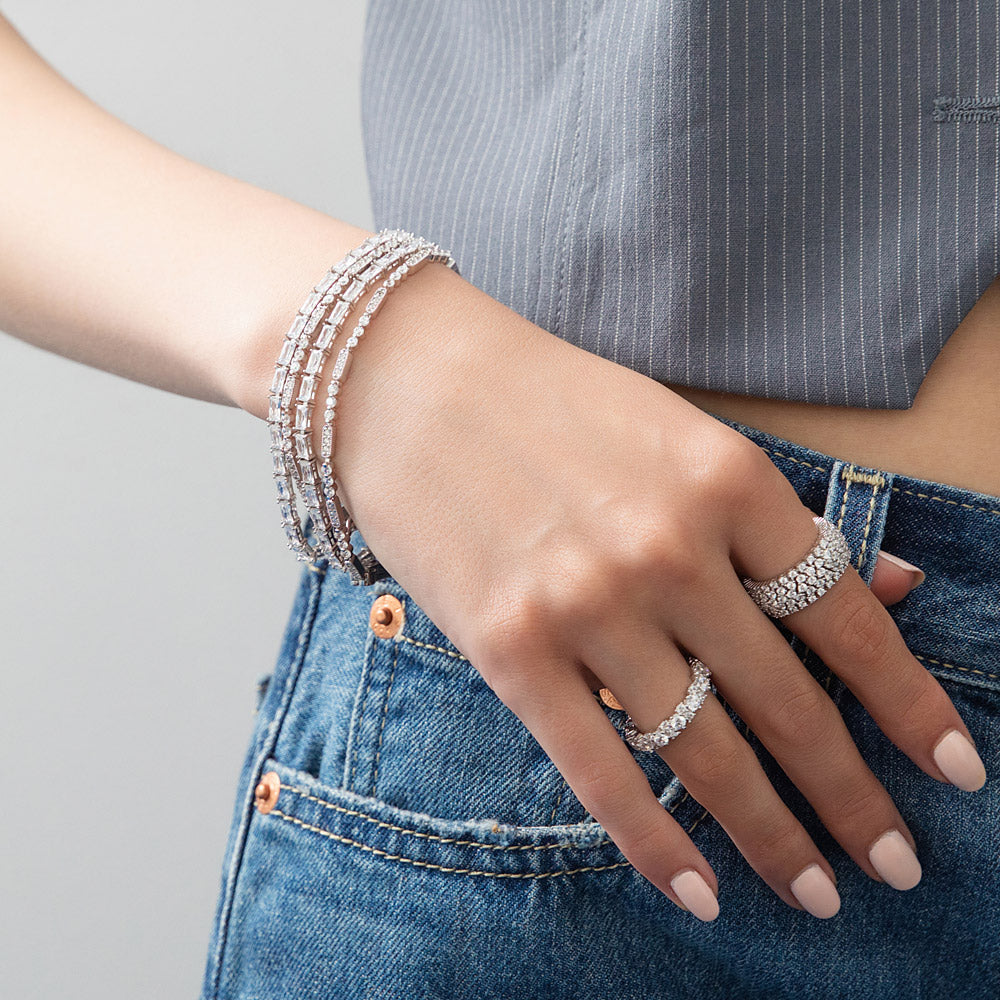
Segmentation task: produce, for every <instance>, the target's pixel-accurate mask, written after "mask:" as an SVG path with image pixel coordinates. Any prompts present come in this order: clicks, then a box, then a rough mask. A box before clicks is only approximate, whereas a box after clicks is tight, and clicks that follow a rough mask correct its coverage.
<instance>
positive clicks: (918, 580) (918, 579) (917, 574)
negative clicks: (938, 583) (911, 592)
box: [878, 549, 927, 589]
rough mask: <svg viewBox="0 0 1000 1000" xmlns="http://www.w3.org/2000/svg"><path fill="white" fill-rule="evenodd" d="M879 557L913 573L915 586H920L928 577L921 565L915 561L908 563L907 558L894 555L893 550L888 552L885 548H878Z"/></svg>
mask: <svg viewBox="0 0 1000 1000" xmlns="http://www.w3.org/2000/svg"><path fill="white" fill-rule="evenodd" d="M878 557H879V558H880V559H888V560H889V562H891V563H893V564H894V565H896V566H898V567H899V568H900V569H905V570H906V571H907V572H908V573H911V574H912V575H913V586H914V587H919V586H920V584H922V583H923V582H924V580H926V579H927V574H926V573H925V572H924V571H923V570H922V569H921V568H920V567H919V566H914V565H913V563H908V562H907V561H906V560H905V559H900V558H899V556H894V555H893V554H892V553H891V552H886V551H885V549H879V550H878ZM911 589H912V588H911Z"/></svg>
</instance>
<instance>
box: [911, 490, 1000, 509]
mask: <svg viewBox="0 0 1000 1000" xmlns="http://www.w3.org/2000/svg"><path fill="white" fill-rule="evenodd" d="M893 490H894V491H895V492H896V493H909V494H910V496H911V497H920V498H921V499H922V500H940V501H941V503H950V504H951V505H952V506H953V507H964V508H965V509H966V510H978V511H980V512H981V513H983V514H1000V510H997V509H995V508H993V507H977V506H976V505H975V504H971V503H961V502H960V501H959V500H949V499H948V498H947V497H939V496H936V495H935V494H933V493H917V492H916V491H915V490H905V489H903V488H902V487H899V486H893Z"/></svg>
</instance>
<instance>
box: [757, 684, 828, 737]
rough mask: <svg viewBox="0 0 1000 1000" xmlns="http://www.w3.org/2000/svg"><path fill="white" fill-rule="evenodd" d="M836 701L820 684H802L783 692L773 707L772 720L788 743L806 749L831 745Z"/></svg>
mask: <svg viewBox="0 0 1000 1000" xmlns="http://www.w3.org/2000/svg"><path fill="white" fill-rule="evenodd" d="M834 712H836V709H835V708H834V705H833V702H832V701H830V699H829V697H828V696H827V695H826V693H825V692H824V691H823V689H822V688H821V687H820V686H819V685H818V684H809V685H800V686H795V687H791V686H789V687H788V688H787V689H786V690H784V691H782V693H781V694H780V695H779V697H778V698H777V699H776V701H775V703H774V705H773V707H772V709H771V713H770V714H771V723H772V725H773V726H774V727H775V729H776V732H777V734H778V737H779V739H780V740H781V742H782V743H783V744H784V745H788V746H792V747H795V748H796V749H798V750H805V749H809V748H812V747H815V746H828V745H829V741H830V729H831V722H832V721H833V717H832V716H833V713H834Z"/></svg>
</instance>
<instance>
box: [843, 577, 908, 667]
mask: <svg viewBox="0 0 1000 1000" xmlns="http://www.w3.org/2000/svg"><path fill="white" fill-rule="evenodd" d="M894 628H895V626H894V625H893V622H892V618H891V617H890V615H889V612H888V611H886V609H885V607H884V606H883V605H882V604H880V603H879V602H878V601H877V600H876V599H875V598H874V596H871V595H870V594H869V593H867V592H866V593H865V594H862V595H860V596H859V597H857V598H855V597H853V596H852V597H851V598H850V600H849V602H848V603H847V606H846V607H844V606H842V607H841V608H840V614H839V615H838V616H837V618H836V620H835V621H834V622H833V623H832V625H831V639H832V641H833V643H834V645H835V647H836V649H837V650H838V653H839V655H840V656H841V657H843V658H845V659H850V660H857V661H860V662H863V663H881V662H883V661H884V660H885V658H886V656H887V655H888V654H889V653H890V652H891V650H892V648H893V642H892V640H893V630H894Z"/></svg>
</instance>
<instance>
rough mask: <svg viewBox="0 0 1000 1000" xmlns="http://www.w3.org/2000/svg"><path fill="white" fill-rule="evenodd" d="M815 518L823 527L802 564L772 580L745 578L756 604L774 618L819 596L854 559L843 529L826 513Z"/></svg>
mask: <svg viewBox="0 0 1000 1000" xmlns="http://www.w3.org/2000/svg"><path fill="white" fill-rule="evenodd" d="M813 521H814V523H815V524H816V525H817V526H818V527H819V541H817V542H816V544H815V545H814V546H813V547H812V549H810V551H809V554H808V555H807V556H806V557H805V558H804V559H803V560H802V561H801V562H800V563H798V565H796V566H793V567H792V568H791V569H790V570H788V572H787V573H782V574H781V576H777V577H775V578H774V579H772V580H751V579H750V578H749V577H744V578H743V586H744V587H745V588H746V591H747V593H748V594H749V595H750V597H751V598H752V599H753V602H754V604H756V605H757V607H759V608H760V609H761V610H762V611H764V612H765V613H767V614H769V615H770V616H771V617H772V618H784V617H785V615H790V614H792V612H794V611H801V610H802V609H803V608H805V607H808V605H810V604H812V602H813V601H815V600H818V599H819V598H820V597H822V596H823V595H824V594H825V593H826V592H827V591H828V590H829V589H830V588H831V587H832V586H833V585H834V584H835V583H836V582H837V581H838V580H839V579H840V578H841V576H843V574H844V570H845V569H847V566H848V564H849V563H850V561H851V550H850V547H849V546H848V544H847V539H846V538H844V536H843V535H842V534H841V532H840V530H839V529H838V528H837V527H836V526H835V525H833V524H831V523H830V522H829V521H828V520H827V519H826V518H825V517H819V516H817V515H814V516H813Z"/></svg>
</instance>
